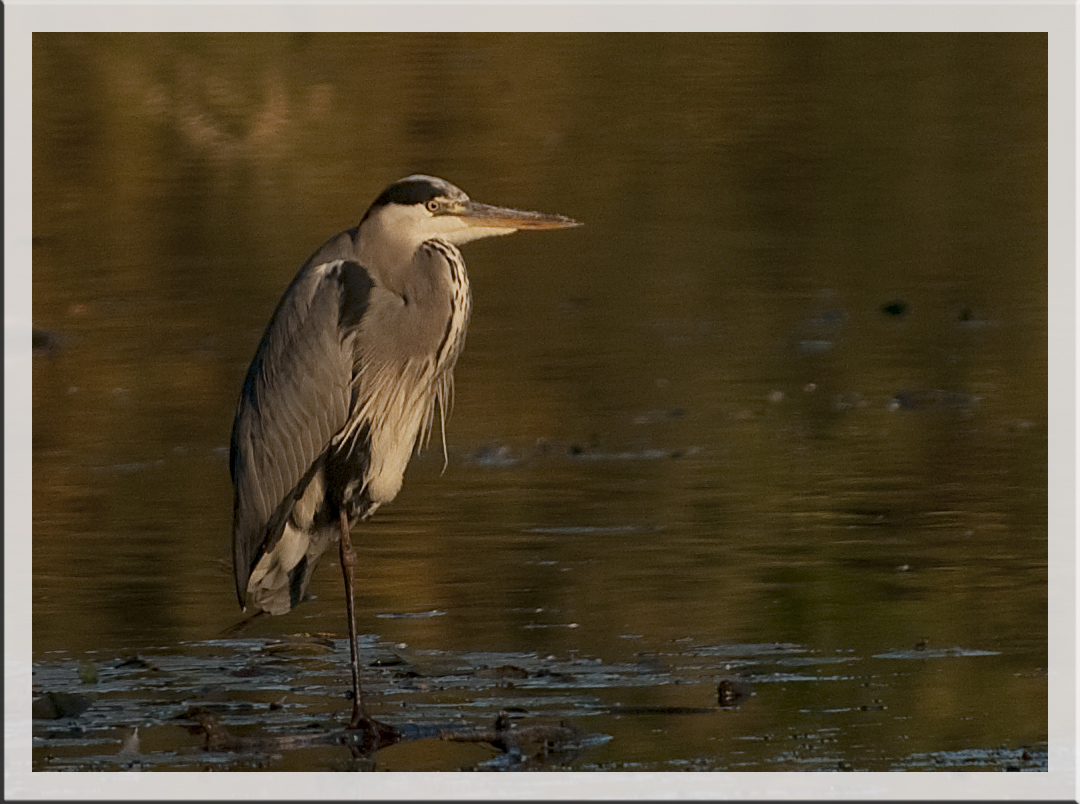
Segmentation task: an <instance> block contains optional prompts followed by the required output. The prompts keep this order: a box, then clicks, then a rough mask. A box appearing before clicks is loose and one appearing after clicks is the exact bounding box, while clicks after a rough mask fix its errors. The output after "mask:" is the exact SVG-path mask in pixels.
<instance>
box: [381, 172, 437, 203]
mask: <svg viewBox="0 0 1080 804" xmlns="http://www.w3.org/2000/svg"><path fill="white" fill-rule="evenodd" d="M444 192H445V190H444V189H443V188H442V187H438V186H436V185H434V184H432V183H431V182H429V181H425V180H424V179H415V180H413V181H399V182H397V183H395V184H391V185H390V186H389V187H387V188H386V189H385V190H383V193H382V195H380V196H379V197H378V198H376V199H375V203H374V204H372V206H374V207H378V206H383V205H385V204H404V205H406V206H412V205H413V204H424V203H427V202H428V201H432V200H434V199H436V198H438V197H439V196H441V195H443V194H444Z"/></svg>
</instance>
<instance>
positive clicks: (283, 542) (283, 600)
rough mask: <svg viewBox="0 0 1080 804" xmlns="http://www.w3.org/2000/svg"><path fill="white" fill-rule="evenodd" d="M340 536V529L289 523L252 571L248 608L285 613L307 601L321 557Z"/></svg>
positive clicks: (249, 582) (248, 587)
mask: <svg viewBox="0 0 1080 804" xmlns="http://www.w3.org/2000/svg"><path fill="white" fill-rule="evenodd" d="M336 536H337V530H336V529H334V528H328V529H326V530H316V531H304V530H300V529H299V528H297V527H295V526H294V525H292V524H291V523H286V525H285V528H284V530H283V531H282V534H281V538H280V539H279V540H278V541H277V543H276V544H275V545H274V546H273V548H272V549H270V550H269V551H268V552H266V553H265V554H264V555H263V556H262V558H260V559H259V563H258V564H256V565H255V569H254V570H252V572H251V577H250V578H249V579H248V585H247V607H245V608H246V609H247V608H251V609H255V610H256V611H265V612H268V613H270V614H285V613H287V612H289V611H291V610H292V609H293V607H295V606H296V605H297V604H298V603H299V602H300V601H301V600H303V598H304V593H305V592H306V591H307V588H308V584H309V583H310V582H311V574H312V573H313V572H314V571H315V566H316V565H317V564H318V562H319V558H320V557H321V556H322V554H323V553H324V552H325V551H326V548H327V547H329V546H330V545H331V544H332V543H333V542H334V539H335V537H336Z"/></svg>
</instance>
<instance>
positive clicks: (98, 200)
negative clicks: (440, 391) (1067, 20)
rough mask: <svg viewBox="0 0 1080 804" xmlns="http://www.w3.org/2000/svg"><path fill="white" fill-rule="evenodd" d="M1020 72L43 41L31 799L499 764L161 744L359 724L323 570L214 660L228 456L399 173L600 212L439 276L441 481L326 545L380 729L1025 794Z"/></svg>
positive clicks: (819, 52)
mask: <svg viewBox="0 0 1080 804" xmlns="http://www.w3.org/2000/svg"><path fill="white" fill-rule="evenodd" d="M1046 59H1047V48H1046V37H1045V36H1044V35H925V36H924V35H917V36H916V35H838V36H820V35H792V36H786V35H784V36H780V35H769V36H756V35H755V36H744V35H731V36H726V35H725V36H720V35H671V36H666V35H665V36H661V35H529V36H505V35H347V36H345V35H342V36H323V35H284V34H282V35H257V36H252V35H209V36H206V35H44V34H37V35H35V39H34V69H33V88H34V121H33V123H34V152H33V168H34V172H33V180H34V210H33V213H34V231H33V237H34V251H33V258H34V262H33V309H32V313H33V322H34V326H35V327H36V328H37V330H39V332H37V333H36V334H35V351H34V357H33V361H34V362H33V450H34V451H33V459H34V460H33V470H32V482H33V659H34V684H35V688H36V689H35V694H39V695H41V696H43V697H48V695H49V694H52V695H53V696H54V697H55V695H56V694H58V693H59V694H68V695H75V696H77V697H76V698H75V699H61V700H68V701H69V702H70V701H71V700H74V701H76V702H77V705H76V707H75V708H76V709H80V708H81V709H83V711H81V712H80V713H79V714H78V715H77V716H74V717H59V718H52V719H49V718H44V717H42V718H38V719H35V721H34V767H35V769H36V770H52V769H56V770H60V769H76V770H116V769H122V768H129V767H135V768H137V769H142V770H198V769H204V768H208V769H220V770H226V769H240V770H248V769H267V770H350V769H369V768H372V767H374V768H376V769H380V770H456V769H462V768H476V769H493V770H500V769H504V768H507V767H509V765H508V764H507V762H506V758H505V757H500V756H499V755H498V753H497V752H496V751H494V750H493V749H490V748H488V747H484V746H479V745H468V744H466V745H463V744H456V743H447V742H439V741H430V740H427V741H417V742H414V743H409V744H403V745H399V746H395V747H393V748H390V749H387V750H386V751H384V752H380V753H379V754H378V755H377V756H376V757H375V758H374V759H373V760H368V761H359V762H357V761H355V760H353V759H352V758H351V757H350V755H349V753H348V751H347V750H345V749H343V748H340V747H322V748H312V749H304V750H300V751H289V752H278V753H274V752H270V753H264V754H259V753H258V752H247V753H243V752H241V753H227V752H206V751H204V750H202V745H203V737H202V736H201V735H199V734H193V733H192V732H191V729H190V727H191V726H192V722H191V721H190V720H185V719H183V717H182V716H183V715H184V713H185V712H187V711H188V710H189V709H190V707H192V706H203V707H207V708H209V709H211V710H212V711H214V712H215V713H216V714H217V716H218V717H220V719H221V722H222V723H224V724H225V725H226V726H227V727H228V728H230V729H231V730H234V731H235V732H237V733H244V734H247V735H251V734H264V733H270V734H275V733H294V732H297V731H302V730H305V729H307V730H310V729H312V728H316V729H320V728H321V729H329V728H332V727H335V726H340V725H341V721H342V719H343V718H344V717H345V715H346V713H347V704H346V703H345V702H344V699H343V694H344V691H345V688H346V686H347V683H348V666H347V653H348V652H347V647H346V644H345V640H343V639H342V632H343V630H344V613H343V605H342V599H341V590H340V576H339V573H338V570H337V564H336V562H335V561H331V560H329V558H328V559H327V560H326V561H325V562H324V566H323V567H322V568H321V569H320V571H319V572H318V573H317V575H316V579H315V582H314V583H313V586H312V592H313V594H314V599H313V600H312V601H310V602H309V603H307V604H305V605H304V606H302V607H300V608H299V609H298V610H297V611H295V612H293V613H292V614H290V615H288V616H285V617H279V618H264V619H262V620H258V621H256V622H255V623H254V624H252V625H251V626H250V627H249V628H248V629H246V630H245V631H243V632H241V633H240V634H238V635H234V636H229V637H225V636H223V634H224V633H225V632H226V631H227V629H229V628H230V627H231V626H233V625H235V624H236V622H237V621H238V620H239V619H240V612H239V610H238V609H237V607H236V603H235V598H234V595H233V592H232V579H231V570H230V567H229V552H228V532H229V524H230V516H231V487H230V484H229V477H228V466H227V445H228V436H229V428H230V425H231V416H232V411H233V406H234V404H235V401H236V397H237V394H238V393H239V387H240V383H241V381H242V379H243V375H244V371H245V369H246V365H247V362H248V361H249V360H250V358H251V355H252V353H253V351H254V347H255V344H256V342H257V341H258V338H259V336H260V334H261V331H262V327H263V326H264V324H265V322H266V320H267V318H268V316H269V314H270V312H271V311H272V309H273V306H274V304H275V303H276V301H277V298H278V297H279V295H280V293H281V292H282V290H283V289H284V287H285V286H286V284H287V283H288V281H289V280H290V279H291V277H292V275H293V273H294V272H295V270H296V269H297V268H298V267H299V266H300V265H301V264H302V263H303V261H304V260H305V259H306V258H307V256H308V255H309V254H310V253H311V252H312V251H313V250H314V249H315V248H316V247H318V246H319V245H320V244H321V243H322V242H323V241H324V240H325V239H326V238H327V237H329V236H330V235H333V234H335V233H336V232H337V231H340V230H341V229H344V228H347V227H348V226H350V225H352V224H354V223H355V222H356V221H357V220H358V218H359V215H360V214H361V213H362V212H363V210H364V209H365V207H366V205H367V204H368V203H370V201H371V200H372V199H373V198H374V197H375V195H376V194H377V193H378V192H379V191H380V190H381V189H382V188H383V187H384V186H385V185H386V184H387V183H389V182H390V181H392V180H394V179H396V178H399V177H400V176H403V175H406V174H408V173H411V172H417V171H421V172H427V173H433V174H436V175H440V176H444V177H446V178H447V179H449V180H451V181H453V182H455V183H456V184H459V185H460V186H461V187H462V188H463V189H465V190H466V191H467V192H469V193H470V194H471V195H472V196H473V197H475V198H477V199H479V200H482V201H487V202H491V203H499V204H506V205H510V206H517V207H521V208H527V209H540V210H545V211H549V212H559V213H563V214H566V215H570V216H573V217H575V218H577V219H579V220H582V221H584V222H585V223H586V226H585V227H584V228H582V229H579V230H573V231H567V232H558V233H534V234H521V235H516V236H514V237H511V238H500V239H498V240H493V241H485V242H481V243H477V244H475V245H472V246H467V247H466V258H467V260H468V263H469V270H470V276H471V277H472V282H473V291H474V302H475V307H474V317H473V323H472V325H471V328H470V331H469V339H468V344H467V347H466V351H465V354H464V356H463V357H462V360H461V362H460V364H459V368H458V372H457V394H456V405H455V410H454V415H453V418H452V420H451V421H450V423H449V426H448V431H447V447H448V463H447V466H446V470H445V472H442V469H443V459H442V455H441V450H439V449H438V447H437V446H433V447H432V448H431V449H430V450H429V451H428V452H426V453H424V454H423V455H422V456H420V457H419V458H418V459H415V460H414V462H413V464H412V465H411V467H410V469H409V472H408V474H407V475H406V481H405V487H404V490H403V492H402V493H401V495H400V496H399V498H398V499H397V500H396V501H395V502H394V504H393V505H392V506H390V507H387V508H385V509H383V510H381V511H380V512H379V514H378V516H376V517H375V518H374V519H373V520H372V521H371V522H370V523H368V524H367V525H365V526H364V527H362V528H360V529H358V530H357V531H356V532H355V533H354V539H355V540H356V542H357V544H358V549H359V553H360V566H359V570H358V580H359V586H360V588H359V591H358V594H357V611H358V618H359V621H360V624H361V630H362V631H363V632H365V633H366V636H365V637H364V638H363V646H364V651H363V655H364V661H365V664H367V665H370V666H369V667H368V669H367V670H366V671H365V672H366V673H367V677H366V683H367V685H368V688H369V690H370V695H371V701H370V703H369V707H370V708H371V709H372V711H373V713H375V714H376V715H377V716H379V717H382V718H384V719H385V720H387V721H389V722H394V723H406V722H409V723H445V722H459V723H466V724H475V725H480V724H483V725H487V724H489V723H491V722H492V721H493V720H494V718H495V717H496V716H497V715H498V714H499V712H500V711H503V710H509V711H511V712H512V713H513V714H514V715H515V717H516V718H517V720H518V722H520V723H522V724H528V723H534V722H550V721H556V722H557V721H566V722H568V723H570V724H572V726H573V727H574V728H576V729H577V730H579V732H580V733H581V734H582V735H583V736H584V737H585V738H587V739H583V742H582V743H581V745H579V746H578V747H577V750H575V751H572V752H568V753H565V754H557V755H554V756H552V757H548V758H547V759H546V760H545V759H544V758H542V757H541V758H536V757H531V758H527V759H529V761H530V762H533V763H534V764H525V765H522V766H521V767H541V768H569V769H573V770H1005V769H1020V770H1030V769H1035V770H1038V769H1043V770H1045V768H1046V756H1047V751H1046V744H1047V704H1048V700H1047V694H1048V685H1047V665H1048V661H1047V412H1046V411H1047V393H1046V387H1047V358H1046V344H1047V308H1046V298H1047V295H1046V294H1047V241H1046V225H1047V212H1046V210H1047V195H1046V165H1047V150H1046V141H1047V130H1046V120H1047V96H1046V86H1047V83H1046V80H1047V75H1046V63H1047V62H1046ZM437 438H438V437H437V436H436V440H437ZM409 615H426V616H409ZM723 680H728V681H731V682H734V683H737V684H739V685H740V689H744V690H746V691H747V692H746V694H745V695H744V696H743V697H742V698H741V699H740V700H739V701H738V702H737V704H738V705H736V706H733V707H729V708H720V707H718V706H717V685H718V683H720V682H721V681H723ZM50 700H51V699H50ZM36 706H37V707H38V708H37V709H36V713H37V714H42V715H44V714H63V712H56V711H52V712H50V711H48V708H47V707H45V704H42V703H38V704H36ZM42 707H45V708H42ZM691 710H698V711H691ZM313 724H314V725H313ZM136 727H137V728H138V735H139V737H138V746H137V747H136V746H135V745H134V744H133V743H132V742H130V741H129V742H128V744H127V748H126V750H124V751H123V752H121V746H122V745H123V743H124V741H125V739H127V738H128V737H129V736H130V734H131V733H132V730H133V729H135V728H136Z"/></svg>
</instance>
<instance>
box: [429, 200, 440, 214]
mask: <svg viewBox="0 0 1080 804" xmlns="http://www.w3.org/2000/svg"><path fill="white" fill-rule="evenodd" d="M440 207H442V204H440V203H439V202H438V201H436V200H435V199H432V200H430V201H428V202H427V208H428V212H438V211H439V208H440Z"/></svg>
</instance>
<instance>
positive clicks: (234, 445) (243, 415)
mask: <svg viewBox="0 0 1080 804" xmlns="http://www.w3.org/2000/svg"><path fill="white" fill-rule="evenodd" d="M579 225H580V224H579V223H578V222H577V221H574V220H571V219H570V218H566V217H563V216H561V215H547V214H543V213H539V212H523V211H520V210H515V209H506V208H504V207H495V206H489V205H487V204H480V203H477V202H475V201H472V200H471V199H470V198H469V197H468V196H467V195H466V194H465V193H464V192H462V191H461V190H459V189H458V188H457V187H455V186H454V185H452V184H450V183H449V182H447V181H444V180H443V179H438V178H435V177H433V176H422V175H414V176H408V177H407V178H404V179H401V180H400V181H397V182H395V183H394V184H391V185H390V186H389V187H387V188H386V190H384V191H383V193H382V194H381V195H380V196H379V197H378V198H377V199H375V202H374V203H373V204H372V205H371V207H370V208H369V209H368V211H367V212H366V213H365V215H364V217H363V218H362V219H361V221H360V223H359V224H358V225H357V226H355V227H353V228H352V229H348V230H346V231H344V232H342V233H341V234H339V235H337V236H336V237H334V238H332V239H331V240H329V241H328V242H327V243H326V244H324V245H323V246H322V247H321V248H320V249H319V250H318V251H316V252H315V254H314V255H313V256H312V257H311V258H310V259H309V260H308V261H307V263H306V264H305V265H304V267H303V268H301V269H300V272H299V273H298V274H297V275H296V278H295V279H293V281H292V284H290V285H289V287H288V289H287V290H286V291H285V294H284V296H283V297H282V299H281V301H280V302H279V303H278V306H277V309H276V310H275V311H274V314H273V316H272V317H271V319H270V323H269V324H268V325H267V327H266V332H265V333H264V334H263V337H262V341H261V342H260V343H259V346H258V348H257V350H256V352H255V357H254V359H253V360H252V361H251V366H250V368H249V369H248V373H247V378H246V379H245V380H244V386H243V389H242V391H241V394H240V401H239V404H238V406H237V410H236V419H235V421H234V423H233V430H232V440H231V446H230V457H229V467H230V471H231V473H232V480H233V529H232V548H233V569H234V572H235V576H236V593H237V596H238V597H239V599H240V605H241V606H242V607H244V608H245V609H253V610H255V611H264V612H269V613H270V614H284V613H286V612H288V611H290V610H291V609H292V608H293V607H294V606H296V605H297V604H298V603H299V602H300V601H301V599H302V598H303V597H304V594H305V590H306V589H307V587H308V584H309V583H310V581H311V575H312V572H313V571H314V569H315V566H316V564H317V563H318V561H319V557H320V556H321V555H322V554H323V553H324V552H325V551H326V550H327V549H328V548H329V547H330V546H331V545H332V544H333V543H334V542H335V541H337V542H338V549H339V555H340V560H341V569H342V575H343V576H344V582H345V607H346V615H347V619H348V630H349V656H350V662H351V666H352V700H353V709H352V718H351V720H350V722H349V728H351V729H364V730H366V731H368V732H370V734H371V736H372V740H373V741H374V742H375V743H378V742H380V741H382V742H389V741H392V740H393V739H394V735H395V730H394V729H393V728H392V727H390V726H387V725H386V724H383V723H379V722H378V721H375V720H373V719H372V718H371V717H370V716H369V715H368V713H367V711H366V710H365V708H364V702H363V698H362V695H361V689H360V665H359V659H358V656H357V645H356V615H355V610H354V607H353V571H354V567H355V564H356V553H355V552H354V550H353V546H352V543H351V541H350V538H349V530H350V528H352V527H353V526H355V525H356V524H357V523H359V522H361V521H362V520H365V519H367V518H368V517H370V516H371V515H372V514H373V513H375V511H376V509H378V507H379V506H380V505H384V504H385V503H388V502H390V501H391V500H393V499H394V497H395V496H396V495H397V493H398V491H399V490H400V489H401V482H402V476H403V475H404V472H405V466H406V464H407V463H408V462H409V458H410V457H411V455H412V453H413V451H414V450H416V449H419V448H420V447H421V446H423V445H424V444H426V443H427V440H428V438H429V436H430V432H431V428H432V424H433V421H434V417H435V409H436V407H438V410H439V417H440V421H441V423H443V424H445V418H446V414H447V411H448V406H449V402H450V398H451V393H452V386H453V370H454V364H455V363H456V362H457V359H458V355H459V354H460V353H461V350H462V347H463V345H464V343H465V329H466V327H467V325H468V323H469V313H470V309H471V304H472V302H471V292H470V289H469V278H468V275H467V274H466V272H465V263H464V261H463V259H462V257H461V252H460V251H459V250H458V246H460V245H462V244H464V243H468V242H470V241H472V240H479V239H481V238H484V237H494V236H497V235H506V234H511V233H513V232H516V231H522V230H528V229H535V230H540V229H564V228H568V227H572V226H579ZM443 449H444V452H445V435H444V443H443Z"/></svg>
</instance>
